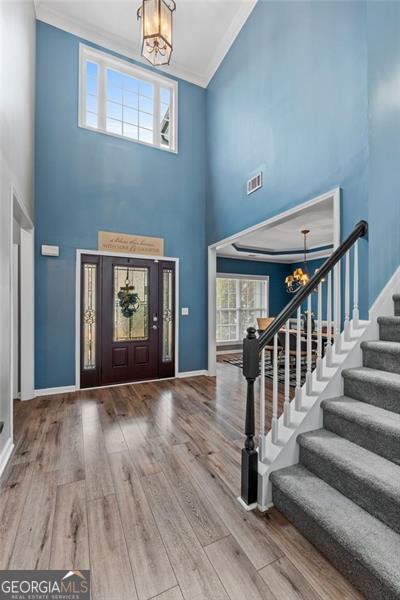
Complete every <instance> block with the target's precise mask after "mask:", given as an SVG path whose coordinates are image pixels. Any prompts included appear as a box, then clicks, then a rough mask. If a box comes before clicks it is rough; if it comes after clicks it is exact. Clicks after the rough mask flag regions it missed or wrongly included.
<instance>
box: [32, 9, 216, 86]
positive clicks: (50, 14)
mask: <svg viewBox="0 0 400 600" xmlns="http://www.w3.org/2000/svg"><path fill="white" fill-rule="evenodd" d="M35 11H36V18H37V19H38V21H43V23H47V24H48V25H52V26H53V27H57V28H58V29H62V30H63V31H66V32H68V33H72V34H73V35H76V36H77V37H79V38H82V39H84V40H86V41H88V42H91V43H92V44H96V45H98V46H101V47H102V48H105V49H107V50H111V51H112V52H116V53H117V54H120V55H122V56H125V57H127V58H131V59H133V60H135V61H137V62H139V63H140V64H143V65H145V66H147V67H148V66H149V65H148V62H147V61H146V60H145V59H143V57H142V56H141V54H140V48H139V46H138V45H137V44H134V43H132V44H128V43H127V42H126V40H125V39H124V38H122V37H120V36H117V35H114V34H110V33H108V32H107V31H105V30H103V29H100V28H98V27H96V28H94V27H91V26H90V25H88V24H87V23H80V22H78V21H77V20H75V19H71V18H70V17H67V16H65V15H63V14H61V13H60V12H58V11H56V10H54V9H50V8H48V7H47V6H44V5H43V4H40V0H35ZM151 69H152V70H154V71H157V72H158V73H160V74H162V75H164V76H167V77H168V76H169V75H170V76H173V77H178V78H179V79H184V80H185V81H189V82H190V83H194V84H195V85H198V86H200V87H203V88H205V87H207V83H208V80H207V77H202V76H199V75H198V74H196V73H193V72H191V71H190V70H188V69H186V68H185V67H182V66H180V65H177V64H176V63H175V64H174V65H173V66H171V65H169V67H168V70H167V69H165V70H164V69H156V68H154V67H151Z"/></svg>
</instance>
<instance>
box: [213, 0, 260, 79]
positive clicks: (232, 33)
mask: <svg viewBox="0 0 400 600" xmlns="http://www.w3.org/2000/svg"><path fill="white" fill-rule="evenodd" d="M257 2H258V0H249V1H248V2H246V3H244V4H243V6H242V8H241V9H240V10H239V11H238V13H237V14H236V17H235V18H234V19H233V21H232V22H231V24H230V26H229V27H228V29H227V30H226V31H225V34H224V36H223V37H222V39H221V41H220V43H219V44H218V45H217V47H216V50H215V52H214V55H213V58H212V60H211V62H210V66H209V68H208V69H207V71H206V73H207V74H206V76H205V79H206V81H207V83H206V87H207V86H208V84H209V83H210V81H211V79H212V78H213V77H214V75H215V73H216V71H217V70H218V67H219V66H220V64H221V63H222V61H223V60H224V58H225V56H226V55H227V53H228V51H229V49H230V47H231V46H232V44H233V42H234V41H235V40H236V38H237V36H238V34H239V32H240V30H241V29H242V27H243V25H244V24H245V23H246V21H247V19H248V18H249V16H250V14H251V13H252V12H253V9H254V7H255V5H256V4H257Z"/></svg>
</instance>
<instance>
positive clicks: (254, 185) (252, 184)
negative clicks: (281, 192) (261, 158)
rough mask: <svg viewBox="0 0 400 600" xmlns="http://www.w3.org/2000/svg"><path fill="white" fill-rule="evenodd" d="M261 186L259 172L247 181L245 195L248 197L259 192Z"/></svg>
mask: <svg viewBox="0 0 400 600" xmlns="http://www.w3.org/2000/svg"><path fill="white" fill-rule="evenodd" d="M262 185H263V180H262V172H261V171H260V172H259V173H257V174H256V175H254V176H253V177H251V178H250V179H248V181H247V195H248V196H250V194H252V193H253V192H255V191H257V190H259V189H260V188H261V187H262Z"/></svg>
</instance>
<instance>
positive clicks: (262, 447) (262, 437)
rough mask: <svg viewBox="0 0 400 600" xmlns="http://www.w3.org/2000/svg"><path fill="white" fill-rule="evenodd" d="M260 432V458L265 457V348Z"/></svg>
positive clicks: (261, 371) (262, 364) (262, 354)
mask: <svg viewBox="0 0 400 600" xmlns="http://www.w3.org/2000/svg"><path fill="white" fill-rule="evenodd" d="M260 377H261V379H260V433H259V455H260V460H264V458H265V443H264V442H265V348H263V349H262V350H261V367H260Z"/></svg>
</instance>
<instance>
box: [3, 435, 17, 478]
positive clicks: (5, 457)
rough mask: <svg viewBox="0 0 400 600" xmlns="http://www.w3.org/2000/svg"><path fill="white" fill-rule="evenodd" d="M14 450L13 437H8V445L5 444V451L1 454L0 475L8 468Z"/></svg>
mask: <svg viewBox="0 0 400 600" xmlns="http://www.w3.org/2000/svg"><path fill="white" fill-rule="evenodd" d="M13 450H14V444H13V441H12V438H8V440H7V442H6V445H5V446H4V448H3V451H2V452H1V454H0V477H1V476H2V475H3V472H4V469H5V468H6V466H7V463H8V461H9V460H10V457H11V454H12V453H13Z"/></svg>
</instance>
